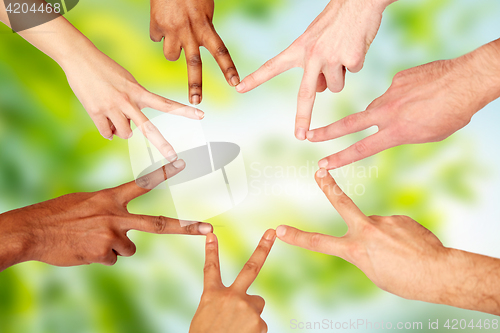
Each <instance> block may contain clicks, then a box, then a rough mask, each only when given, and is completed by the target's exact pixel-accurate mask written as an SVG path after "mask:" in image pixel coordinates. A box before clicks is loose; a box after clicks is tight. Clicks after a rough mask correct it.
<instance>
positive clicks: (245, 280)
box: [232, 229, 276, 292]
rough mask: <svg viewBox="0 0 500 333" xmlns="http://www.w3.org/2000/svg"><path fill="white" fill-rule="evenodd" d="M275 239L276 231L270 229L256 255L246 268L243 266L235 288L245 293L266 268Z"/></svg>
mask: <svg viewBox="0 0 500 333" xmlns="http://www.w3.org/2000/svg"><path fill="white" fill-rule="evenodd" d="M275 239H276V231H275V230H274V229H269V230H267V231H266V232H265V234H264V236H262V239H261V240H260V242H259V245H258V246H257V248H256V249H255V251H254V253H253V254H252V256H251V257H250V259H249V260H248V261H247V263H246V264H245V266H243V269H242V270H241V272H240V274H238V276H237V277H236V280H234V283H233V285H232V287H233V288H235V289H237V290H240V291H244V292H246V291H247V290H248V288H249V287H250V285H251V284H252V283H253V281H255V278H257V275H258V274H259V272H260V269H261V268H262V266H264V262H265V261H266V259H267V256H268V255H269V252H270V251H271V247H272V246H273V244H274V240H275Z"/></svg>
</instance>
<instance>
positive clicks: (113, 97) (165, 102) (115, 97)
mask: <svg viewBox="0 0 500 333" xmlns="http://www.w3.org/2000/svg"><path fill="white" fill-rule="evenodd" d="M92 54H93V55H92V56H91V55H89V54H87V53H86V54H85V59H80V60H79V61H72V62H71V63H66V62H65V63H63V64H62V66H63V69H64V71H65V73H66V76H67V78H68V82H69V85H70V86H71V88H72V89H73V91H74V93H75V95H76V96H77V97H78V99H79V100H80V102H81V103H82V105H83V106H84V107H85V109H86V110H87V112H88V114H89V115H90V117H91V118H92V120H93V121H94V123H95V125H96V127H97V129H98V130H99V132H100V133H101V135H102V136H103V137H105V138H107V139H109V140H111V139H112V138H113V135H117V136H119V137H120V138H122V139H128V138H130V137H131V136H132V130H131V128H130V120H132V121H133V122H134V123H135V125H136V126H137V127H138V128H139V129H140V130H141V132H142V133H143V134H144V136H146V137H147V138H148V140H149V141H150V142H151V143H152V144H153V145H154V146H155V147H156V148H157V149H158V150H159V152H160V153H161V154H162V155H163V156H164V157H165V158H166V159H167V160H168V161H170V162H172V161H175V160H176V159H177V154H176V153H175V151H174V148H173V147H172V146H171V145H170V144H169V143H168V142H167V141H166V140H165V138H163V136H162V135H161V133H160V131H159V130H158V129H157V128H156V127H155V126H154V125H153V124H152V123H151V122H150V121H149V120H148V118H147V117H146V116H145V115H144V114H143V113H142V112H141V110H142V109H144V108H146V107H149V108H153V109H156V110H159V111H162V112H166V113H171V114H175V115H180V116H184V117H188V118H191V119H203V117H204V114H203V112H202V111H200V110H197V109H195V108H192V107H188V106H185V105H183V104H180V103H177V102H174V101H171V100H169V99H166V98H164V97H161V96H158V95H156V94H153V93H150V92H149V91H147V90H146V89H145V88H143V87H142V86H141V85H140V84H139V83H137V81H136V80H135V79H134V77H133V76H132V75H131V74H130V73H129V72H127V71H126V70H125V69H124V68H123V67H121V66H120V65H118V64H117V63H116V62H114V61H113V60H111V59H110V58H109V57H108V56H106V55H105V54H103V53H102V52H100V51H99V50H97V49H95V48H94V49H93V53H92Z"/></svg>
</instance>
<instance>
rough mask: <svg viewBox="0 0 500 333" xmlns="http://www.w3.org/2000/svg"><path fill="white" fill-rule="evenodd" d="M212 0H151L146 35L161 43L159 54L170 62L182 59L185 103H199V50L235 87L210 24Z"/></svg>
mask: <svg viewBox="0 0 500 333" xmlns="http://www.w3.org/2000/svg"><path fill="white" fill-rule="evenodd" d="M213 16H214V1H213V0H151V24H150V35H151V40H153V41H154V42H161V40H162V38H164V40H163V53H164V54H165V58H167V59H168V60H170V61H176V60H177V59H179V56H180V54H181V50H182V49H184V55H185V57H186V63H187V72H188V84H189V101H190V103H191V104H194V105H197V104H199V103H200V102H201V100H202V96H203V95H202V64H201V57H200V47H201V46H204V47H205V48H206V49H207V50H208V51H210V53H211V54H212V56H213V57H214V58H215V60H216V61H217V63H218V64H219V67H220V69H221V71H222V73H223V74H224V77H225V78H226V81H227V83H229V85H231V86H233V87H234V86H236V85H237V84H238V83H240V78H239V76H238V72H237V71H236V67H235V66H234V63H233V60H232V59H231V56H230V55H229V51H228V50H227V48H226V46H225V45H224V42H223V41H222V39H221V38H220V37H219V35H218V34H217V32H216V31H215V28H214V26H213V24H212V19H213Z"/></svg>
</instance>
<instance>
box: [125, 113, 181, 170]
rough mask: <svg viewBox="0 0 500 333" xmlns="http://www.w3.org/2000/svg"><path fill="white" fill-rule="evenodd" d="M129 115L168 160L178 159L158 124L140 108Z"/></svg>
mask: <svg viewBox="0 0 500 333" xmlns="http://www.w3.org/2000/svg"><path fill="white" fill-rule="evenodd" d="M128 116H129V117H130V119H132V121H133V122H134V124H135V126H137V127H138V128H139V130H140V131H141V132H142V134H143V135H144V136H145V137H146V139H148V141H149V142H151V143H152V144H153V146H155V147H156V149H158V151H159V152H160V154H162V156H163V157H165V158H166V159H167V161H169V162H173V161H175V160H176V159H177V154H176V153H175V151H174V148H173V147H172V145H171V144H170V143H168V141H167V140H165V138H164V137H163V135H162V134H161V132H160V131H159V130H158V128H156V126H155V125H154V124H153V123H152V122H151V121H149V119H148V117H146V116H145V115H144V114H143V113H142V112H141V111H140V110H136V111H135V112H131V113H130V114H128Z"/></svg>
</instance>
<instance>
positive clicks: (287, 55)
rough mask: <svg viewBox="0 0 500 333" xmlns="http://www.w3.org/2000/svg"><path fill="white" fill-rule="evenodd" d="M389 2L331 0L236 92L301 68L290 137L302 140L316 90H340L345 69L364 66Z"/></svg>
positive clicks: (358, 68) (308, 124) (382, 0)
mask: <svg viewBox="0 0 500 333" xmlns="http://www.w3.org/2000/svg"><path fill="white" fill-rule="evenodd" d="M394 1H395V0H368V1H359V0H332V1H330V3H329V4H328V5H327V6H326V8H325V9H324V10H323V12H322V13H321V14H320V15H318V17H317V18H316V19H315V20H314V21H313V22H312V23H311V25H309V27H308V28H307V30H306V31H305V32H304V34H302V35H301V36H300V37H299V38H297V40H295V41H294V42H293V43H292V44H291V45H290V46H289V47H288V48H287V49H286V50H284V51H283V52H281V53H280V54H278V55H277V56H276V57H274V58H272V59H271V60H269V61H267V62H266V63H265V64H264V65H263V66H262V67H260V68H259V69H258V70H257V71H255V72H254V73H252V74H250V75H248V76H247V77H246V78H244V79H243V80H242V81H241V83H240V84H239V85H238V86H237V87H236V90H237V91H238V92H240V93H245V92H247V91H250V90H252V89H254V88H256V87H257V86H259V85H261V84H262V83H264V82H266V81H268V80H270V79H272V78H273V77H275V76H276V75H279V74H281V73H283V72H285V71H287V70H289V69H291V68H294V67H301V68H303V69H304V75H303V77H302V82H301V84H300V88H299V93H298V98H297V115H296V118H295V136H296V138H297V139H299V140H305V138H306V132H307V131H308V130H309V126H310V123H311V114H312V110H313V105H314V100H315V97H316V92H322V91H324V90H325V89H326V88H328V89H329V90H330V91H332V92H339V91H341V90H342V89H343V87H344V79H345V72H346V68H347V70H349V71H350V72H353V73H355V72H358V71H360V70H361V68H363V63H364V60H365V55H366V52H368V48H369V47H370V45H371V43H372V41H373V39H374V38H375V36H376V34H377V32H378V29H379V26H380V22H381V20H382V12H383V11H384V9H385V8H386V7H387V6H388V5H389V4H390V3H392V2H394Z"/></svg>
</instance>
